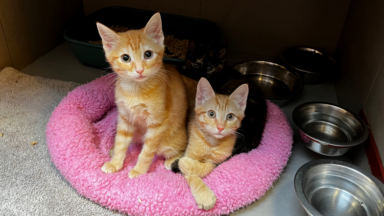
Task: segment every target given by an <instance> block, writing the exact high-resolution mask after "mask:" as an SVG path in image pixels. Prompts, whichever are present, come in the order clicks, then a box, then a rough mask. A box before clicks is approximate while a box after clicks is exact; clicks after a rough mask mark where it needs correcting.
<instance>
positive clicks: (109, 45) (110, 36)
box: [96, 22, 120, 52]
mask: <svg viewBox="0 0 384 216" xmlns="http://www.w3.org/2000/svg"><path fill="white" fill-rule="evenodd" d="M96 25H97V30H98V31H99V34H100V37H101V39H103V48H104V50H105V52H109V51H111V50H112V49H114V48H115V47H116V44H117V41H118V40H119V38H120V36H119V35H118V34H117V33H116V32H114V31H113V30H111V29H109V28H108V27H107V26H105V25H103V24H101V23H99V22H97V23H96Z"/></svg>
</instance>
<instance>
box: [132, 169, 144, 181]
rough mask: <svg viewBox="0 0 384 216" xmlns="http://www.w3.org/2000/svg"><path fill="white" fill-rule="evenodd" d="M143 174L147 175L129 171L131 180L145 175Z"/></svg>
mask: <svg viewBox="0 0 384 216" xmlns="http://www.w3.org/2000/svg"><path fill="white" fill-rule="evenodd" d="M143 174H145V173H140V172H138V171H136V170H135V169H131V171H129V173H128V177H129V178H130V179H133V178H136V177H137V176H139V175H143Z"/></svg>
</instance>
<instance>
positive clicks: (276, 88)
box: [233, 61, 303, 106]
mask: <svg viewBox="0 0 384 216" xmlns="http://www.w3.org/2000/svg"><path fill="white" fill-rule="evenodd" d="M233 69H235V70H237V71H239V72H240V73H242V74H244V75H246V76H248V77H249V79H250V80H251V82H254V83H255V84H256V85H258V86H259V87H260V89H261V91H262V92H263V94H264V98H266V99H268V100H270V101H272V102H274V103H275V104H277V105H279V106H282V105H284V104H285V103H287V102H288V101H289V100H291V99H292V98H293V97H295V96H296V95H298V94H299V93H300V92H301V91H302V90H303V84H302V82H301V79H300V77H299V76H298V75H297V74H296V73H294V72H290V71H289V70H288V69H287V68H285V67H283V66H281V65H279V64H276V63H273V62H267V61H247V62H243V63H240V64H237V65H235V66H234V67H233Z"/></svg>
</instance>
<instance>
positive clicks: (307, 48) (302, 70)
mask: <svg viewBox="0 0 384 216" xmlns="http://www.w3.org/2000/svg"><path fill="white" fill-rule="evenodd" d="M293 49H299V50H309V49H310V50H313V51H315V52H316V53H319V54H321V55H323V56H324V57H326V58H327V59H329V60H330V61H331V62H333V63H334V64H335V70H337V69H336V68H337V64H336V61H335V60H334V59H333V58H332V57H331V56H330V55H328V54H325V53H324V52H321V51H320V50H317V49H314V48H311V47H292V48H289V49H287V50H284V52H283V53H282V54H281V55H280V59H281V60H283V62H284V63H286V64H287V65H288V66H289V67H291V68H293V69H295V70H298V71H300V72H304V73H309V74H319V75H320V74H324V75H326V74H332V73H331V72H322V73H319V72H314V71H308V70H304V69H300V68H298V67H295V66H293V65H292V64H291V63H290V62H288V61H287V60H286V59H285V58H284V53H285V52H287V51H289V50H293Z"/></svg>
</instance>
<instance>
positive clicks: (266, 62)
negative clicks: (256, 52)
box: [232, 60, 304, 100]
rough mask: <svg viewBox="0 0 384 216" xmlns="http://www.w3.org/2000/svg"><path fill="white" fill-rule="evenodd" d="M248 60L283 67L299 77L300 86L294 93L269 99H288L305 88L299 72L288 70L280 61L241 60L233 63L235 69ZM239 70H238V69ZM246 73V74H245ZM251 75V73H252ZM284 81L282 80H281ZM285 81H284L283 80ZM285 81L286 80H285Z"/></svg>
mask: <svg viewBox="0 0 384 216" xmlns="http://www.w3.org/2000/svg"><path fill="white" fill-rule="evenodd" d="M248 62H254V63H262V64H268V65H272V66H274V67H280V68H281V69H283V70H286V71H288V72H289V73H291V74H293V75H294V76H296V77H297V80H298V82H299V85H298V88H297V90H296V91H295V92H292V94H290V95H288V96H285V97H278V98H265V99H267V100H287V99H290V98H291V97H293V96H295V95H297V94H299V93H300V92H301V91H302V90H303V88H304V84H303V81H302V80H301V77H300V75H299V74H297V73H296V72H295V71H291V70H288V68H286V67H284V66H282V65H280V64H278V63H275V62H270V61H264V60H247V61H241V62H238V63H236V64H234V65H233V67H232V68H233V69H234V70H235V67H236V66H238V65H242V64H245V63H248ZM236 71H237V70H236ZM243 75H245V74H243ZM250 75H251V74H250ZM270 77H273V76H270ZM280 81H282V80H280ZM282 82H284V81H282ZM284 83H285V82H284Z"/></svg>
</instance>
